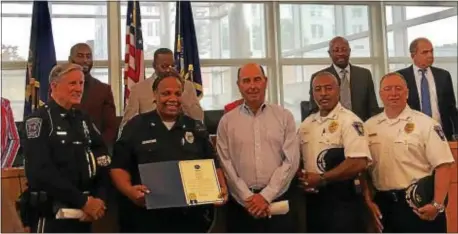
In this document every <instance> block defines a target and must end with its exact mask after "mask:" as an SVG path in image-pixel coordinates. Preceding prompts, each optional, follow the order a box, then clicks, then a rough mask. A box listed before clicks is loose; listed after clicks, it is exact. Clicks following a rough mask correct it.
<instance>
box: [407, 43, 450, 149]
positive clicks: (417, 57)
mask: <svg viewBox="0 0 458 234" xmlns="http://www.w3.org/2000/svg"><path fill="white" fill-rule="evenodd" d="M409 51H410V57H411V58H412V62H413V64H412V65H411V66H409V67H407V68H404V69H401V70H399V71H398V73H400V74H401V75H402V76H404V79H405V80H406V82H407V86H408V88H409V98H408V100H407V103H408V104H409V106H410V107H411V108H412V109H414V110H418V111H421V112H423V113H424V114H426V115H429V116H430V117H432V118H433V119H435V120H436V121H437V122H439V123H441V125H442V129H443V130H444V133H445V136H446V137H447V139H448V140H452V139H453V134H458V110H457V109H456V99H455V93H454V92H453V83H452V77H451V75H450V73H449V72H448V71H446V70H444V69H441V68H438V67H433V66H432V64H433V63H434V53H433V45H432V43H431V42H430V41H429V40H428V39H426V38H417V39H415V40H413V41H412V43H410V47H409Z"/></svg>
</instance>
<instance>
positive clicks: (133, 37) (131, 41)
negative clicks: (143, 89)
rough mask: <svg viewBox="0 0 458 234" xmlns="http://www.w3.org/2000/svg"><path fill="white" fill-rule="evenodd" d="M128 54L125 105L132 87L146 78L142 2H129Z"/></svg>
mask: <svg viewBox="0 0 458 234" xmlns="http://www.w3.org/2000/svg"><path fill="white" fill-rule="evenodd" d="M126 16H127V20H126V21H127V30H126V55H125V58H124V63H125V64H124V106H125V105H126V104H127V99H128V98H129V95H130V89H131V87H132V86H133V85H134V84H136V83H138V82H140V81H142V80H144V79H145V61H144V53H143V36H142V23H141V16H140V3H139V2H138V1H129V2H128V3H127V15H126Z"/></svg>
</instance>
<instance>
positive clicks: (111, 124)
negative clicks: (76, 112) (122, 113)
mask: <svg viewBox="0 0 458 234" xmlns="http://www.w3.org/2000/svg"><path fill="white" fill-rule="evenodd" d="M69 61H70V62H72V63H76V64H78V65H80V66H82V67H83V72H84V93H83V99H82V100H81V104H80V105H79V106H78V108H79V109H81V110H83V111H84V112H86V113H87V114H89V116H90V117H91V119H92V121H93V122H94V123H95V125H96V126H97V128H98V129H99V130H100V132H101V134H102V136H103V139H104V141H105V143H106V144H107V146H109V147H110V146H112V145H113V144H114V141H115V139H116V138H115V137H116V132H117V126H116V107H115V104H114V98H113V93H112V91H111V87H110V85H108V84H105V83H102V82H101V81H99V80H98V79H96V78H94V77H92V75H91V69H92V65H93V61H92V50H91V47H89V45H88V44H86V43H78V44H76V45H74V46H73V47H72V48H71V50H70V57H69Z"/></svg>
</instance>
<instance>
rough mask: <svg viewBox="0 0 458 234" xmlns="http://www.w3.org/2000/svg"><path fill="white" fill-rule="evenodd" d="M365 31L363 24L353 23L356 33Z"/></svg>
mask: <svg viewBox="0 0 458 234" xmlns="http://www.w3.org/2000/svg"><path fill="white" fill-rule="evenodd" d="M362 31H363V26H362V25H360V24H357V25H353V33H354V34H356V33H360V32H362Z"/></svg>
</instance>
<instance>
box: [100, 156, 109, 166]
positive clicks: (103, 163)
mask: <svg viewBox="0 0 458 234" xmlns="http://www.w3.org/2000/svg"><path fill="white" fill-rule="evenodd" d="M110 164H111V158H110V156H108V155H103V156H100V157H98V158H97V165H98V166H99V167H106V166H109V165H110Z"/></svg>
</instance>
